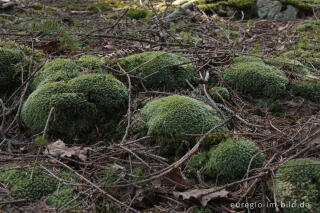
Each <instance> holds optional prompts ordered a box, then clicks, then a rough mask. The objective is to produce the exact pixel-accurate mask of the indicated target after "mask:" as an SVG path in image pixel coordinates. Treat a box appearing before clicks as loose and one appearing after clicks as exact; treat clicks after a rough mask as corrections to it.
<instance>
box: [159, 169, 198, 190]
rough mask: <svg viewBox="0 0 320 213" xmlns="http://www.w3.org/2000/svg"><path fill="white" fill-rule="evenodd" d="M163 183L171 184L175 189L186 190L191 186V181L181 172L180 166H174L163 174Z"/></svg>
mask: <svg viewBox="0 0 320 213" xmlns="http://www.w3.org/2000/svg"><path fill="white" fill-rule="evenodd" d="M165 178H166V179H165V183H166V184H168V185H171V186H172V185H173V186H174V187H175V189H177V190H186V189H187V188H189V187H190V186H192V184H191V182H190V181H189V180H188V178H186V177H185V176H184V174H183V173H182V172H181V168H175V169H173V170H172V171H171V172H169V173H168V174H167V175H166V176H165Z"/></svg>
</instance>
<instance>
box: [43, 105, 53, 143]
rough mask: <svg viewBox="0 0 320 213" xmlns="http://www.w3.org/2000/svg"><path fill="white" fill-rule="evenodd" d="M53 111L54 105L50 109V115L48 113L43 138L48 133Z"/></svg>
mask: <svg viewBox="0 0 320 213" xmlns="http://www.w3.org/2000/svg"><path fill="white" fill-rule="evenodd" d="M53 111H54V107H52V108H51V109H50V112H49V115H48V118H47V121H46V125H45V126H44V130H43V133H42V137H43V138H46V133H47V130H48V128H49V122H50V118H51V116H52V113H53Z"/></svg>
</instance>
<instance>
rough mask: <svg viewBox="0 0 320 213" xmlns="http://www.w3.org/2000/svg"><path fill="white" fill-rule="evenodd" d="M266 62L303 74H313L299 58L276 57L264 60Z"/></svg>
mask: <svg viewBox="0 0 320 213" xmlns="http://www.w3.org/2000/svg"><path fill="white" fill-rule="evenodd" d="M264 62H265V63H266V64H269V65H273V66H277V67H283V68H285V69H286V70H289V71H291V72H295V73H298V74H301V75H311V73H310V72H309V70H308V69H307V68H306V67H305V66H304V65H303V64H302V63H301V62H300V61H298V60H294V59H289V58H276V59H266V60H264Z"/></svg>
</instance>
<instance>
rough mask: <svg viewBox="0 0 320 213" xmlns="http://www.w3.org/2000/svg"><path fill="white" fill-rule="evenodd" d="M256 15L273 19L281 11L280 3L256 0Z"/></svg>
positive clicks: (269, 0)
mask: <svg viewBox="0 0 320 213" xmlns="http://www.w3.org/2000/svg"><path fill="white" fill-rule="evenodd" d="M257 7H258V16H259V18H267V19H273V18H275V16H276V15H278V14H279V13H280V12H281V8H282V4H281V2H279V1H273V0H258V1H257Z"/></svg>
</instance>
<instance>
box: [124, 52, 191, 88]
mask: <svg viewBox="0 0 320 213" xmlns="http://www.w3.org/2000/svg"><path fill="white" fill-rule="evenodd" d="M150 60H153V61H151V62H149V63H147V64H145V65H143V66H142V67H140V68H139V69H137V70H135V71H134V72H132V73H131V74H134V75H136V76H140V77H142V78H144V77H147V78H146V81H144V85H145V86H146V87H147V88H149V89H167V90H175V89H180V88H183V87H186V86H187V83H186V80H189V81H192V80H193V78H194V75H195V68H194V66H193V65H192V64H191V62H190V60H189V59H187V58H185V57H182V56H178V55H174V54H172V53H165V52H162V51H158V52H144V53H139V54H134V55H131V56H128V57H125V58H120V59H118V62H119V63H120V65H121V66H122V68H123V69H124V70H125V71H127V72H130V71H131V70H133V69H134V68H136V67H138V66H140V65H141V64H143V63H146V62H148V61H150Z"/></svg>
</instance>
